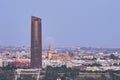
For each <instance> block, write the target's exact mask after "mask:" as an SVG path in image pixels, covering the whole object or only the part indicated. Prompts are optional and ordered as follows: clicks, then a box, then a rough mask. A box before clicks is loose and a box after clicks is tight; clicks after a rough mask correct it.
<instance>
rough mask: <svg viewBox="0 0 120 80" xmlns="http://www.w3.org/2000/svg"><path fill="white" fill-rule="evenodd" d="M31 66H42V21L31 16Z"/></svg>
mask: <svg viewBox="0 0 120 80" xmlns="http://www.w3.org/2000/svg"><path fill="white" fill-rule="evenodd" d="M31 68H42V23H41V19H40V18H38V17H34V16H32V17H31Z"/></svg>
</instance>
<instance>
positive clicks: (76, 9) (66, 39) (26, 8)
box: [0, 0, 120, 48]
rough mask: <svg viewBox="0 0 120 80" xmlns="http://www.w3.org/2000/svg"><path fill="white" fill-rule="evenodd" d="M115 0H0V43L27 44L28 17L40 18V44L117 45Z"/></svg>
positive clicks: (118, 41) (118, 42)
mask: <svg viewBox="0 0 120 80" xmlns="http://www.w3.org/2000/svg"><path fill="white" fill-rule="evenodd" d="M119 2H120V1H119V0H116V1H110V0H100V1H96V0H92V1H89V0H86V1H81V0H80V1H78V0H76V1H68V0H66V1H64V0H59V1H55V0H51V1H39V0H37V1H34V0H31V1H29V2H28V1H15V0H12V1H9V0H6V1H0V9H1V10H2V11H1V15H0V17H1V19H0V21H1V23H0V25H1V27H0V45H3V46H14V45H15V46H16V45H17V46H19V45H30V17H31V15H34V16H38V17H41V18H42V20H43V46H45V47H47V46H48V45H49V44H51V45H52V46H86V47H89V46H90V47H115V48H116V47H119V48H120V35H119V29H120V28H119V26H120V23H119V21H120V15H119V14H120V11H119V9H120V5H119Z"/></svg>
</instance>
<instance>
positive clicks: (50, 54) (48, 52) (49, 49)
mask: <svg viewBox="0 0 120 80" xmlns="http://www.w3.org/2000/svg"><path fill="white" fill-rule="evenodd" d="M47 58H48V59H52V51H51V48H50V46H49V48H48V50H47Z"/></svg>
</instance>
